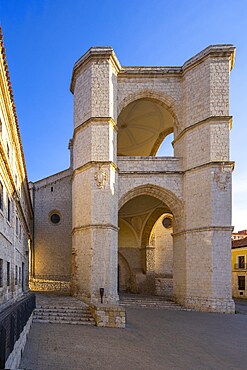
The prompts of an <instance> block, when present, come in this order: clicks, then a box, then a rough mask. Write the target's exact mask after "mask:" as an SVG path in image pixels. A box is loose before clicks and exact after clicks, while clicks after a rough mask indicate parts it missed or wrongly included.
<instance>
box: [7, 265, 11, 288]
mask: <svg viewBox="0 0 247 370" xmlns="http://www.w3.org/2000/svg"><path fill="white" fill-rule="evenodd" d="M7 286H10V262H7Z"/></svg>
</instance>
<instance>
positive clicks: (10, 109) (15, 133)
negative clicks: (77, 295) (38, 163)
mask: <svg viewBox="0 0 247 370" xmlns="http://www.w3.org/2000/svg"><path fill="white" fill-rule="evenodd" d="M0 54H1V57H2V60H3V63H2V64H3V69H4V73H5V76H3V77H4V81H3V83H4V85H5V86H7V94H3V99H4V104H5V109H6V113H7V116H8V123H9V125H10V129H11V134H12V137H13V140H14V145H15V147H16V148H17V151H18V152H19V153H20V155H19V153H18V155H17V161H18V162H19V160H20V158H21V162H22V163H21V166H20V167H22V168H23V170H24V184H25V185H24V191H25V194H26V198H27V203H28V208H29V210H30V215H31V217H32V215H33V211H32V205H31V204H32V203H31V198H30V193H29V190H28V176H27V169H26V163H25V157H24V151H23V146H22V141H21V135H20V128H19V123H18V118H17V113H16V106H15V102H14V94H13V90H12V85H11V81H10V73H9V70H8V63H7V59H6V50H5V48H4V42H3V34H2V28H1V27H0ZM14 188H15V186H14Z"/></svg>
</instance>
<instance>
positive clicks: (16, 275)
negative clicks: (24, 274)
mask: <svg viewBox="0 0 247 370" xmlns="http://www.w3.org/2000/svg"><path fill="white" fill-rule="evenodd" d="M17 283H18V266H17V265H16V266H15V285H17Z"/></svg>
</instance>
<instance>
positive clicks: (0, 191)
mask: <svg viewBox="0 0 247 370" xmlns="http://www.w3.org/2000/svg"><path fill="white" fill-rule="evenodd" d="M0 209H1V211H3V184H2V183H1V181H0Z"/></svg>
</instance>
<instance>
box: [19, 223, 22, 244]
mask: <svg viewBox="0 0 247 370" xmlns="http://www.w3.org/2000/svg"><path fill="white" fill-rule="evenodd" d="M21 234H22V232H21V223H20V227H19V238H20V240H21Z"/></svg>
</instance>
